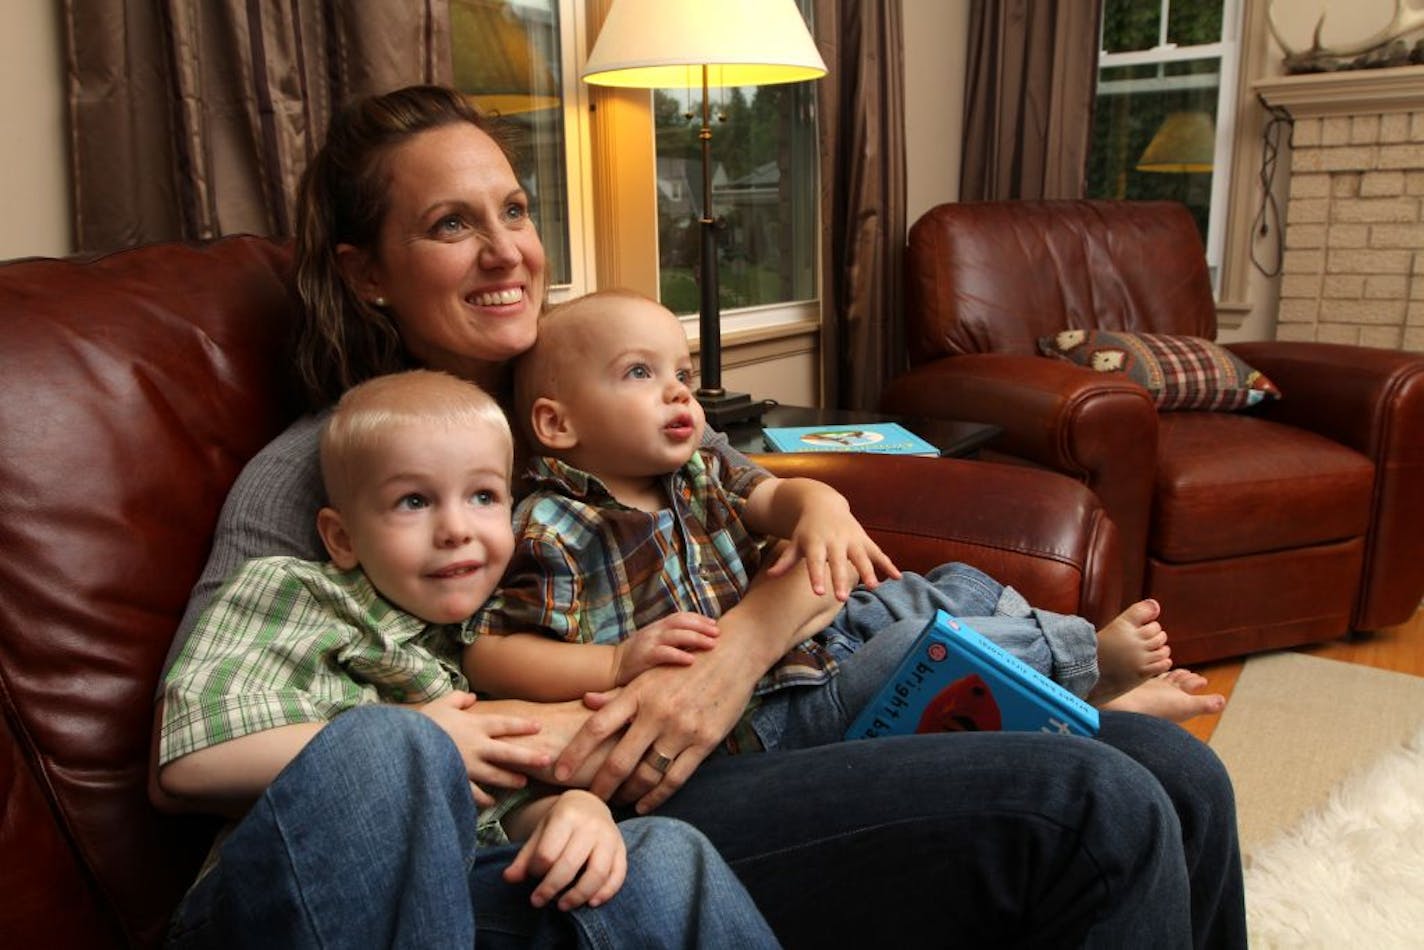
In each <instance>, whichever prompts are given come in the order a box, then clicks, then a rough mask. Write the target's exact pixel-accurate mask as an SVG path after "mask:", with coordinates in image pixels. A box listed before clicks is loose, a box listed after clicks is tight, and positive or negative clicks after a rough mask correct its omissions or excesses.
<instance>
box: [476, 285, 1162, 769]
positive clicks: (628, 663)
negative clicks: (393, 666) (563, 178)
mask: <svg viewBox="0 0 1424 950" xmlns="http://www.w3.org/2000/svg"><path fill="white" fill-rule="evenodd" d="M691 379H692V358H691V355H690V353H689V351H688V345H687V338H686V336H685V334H684V332H683V329H682V326H681V324H680V323H679V322H678V320H677V318H676V317H675V316H673V314H672V313H670V312H669V311H668V310H667V309H666V308H664V307H662V306H660V305H659V304H657V303H656V302H655V301H652V300H649V299H648V298H646V297H642V296H641V295H637V294H632V293H628V292H624V291H604V292H599V293H594V294H590V295H587V296H585V297H581V298H579V299H577V300H574V301H571V302H569V303H566V304H563V305H560V306H558V307H555V308H552V309H551V310H550V311H548V312H547V313H546V314H545V315H544V318H543V319H542V320H541V321H540V327H539V336H538V340H537V342H536V343H535V346H534V348H533V349H532V350H531V351H530V352H529V353H527V354H526V355H525V356H524V357H523V358H521V360H520V361H519V363H518V364H517V366H516V370H515V388H516V413H517V418H518V419H519V421H520V423H521V424H522V425H524V426H525V427H527V429H528V434H529V438H530V443H531V445H532V446H533V447H534V448H535V451H538V452H542V453H543V455H542V456H541V457H538V458H536V459H535V460H534V462H533V465H532V479H533V482H534V490H533V492H532V493H531V494H530V495H529V497H527V498H525V499H524V500H523V501H522V502H521V503H520V504H519V506H518V508H517V510H516V512H515V528H516V534H517V536H518V540H517V543H516V548H515V553H514V556H513V559H512V563H511V567H510V569H509V571H508V572H507V574H506V577H505V580H504V582H503V584H502V585H501V587H500V588H499V590H498V591H496V593H495V594H494V595H493V597H492V598H491V599H490V601H489V602H488V603H487V604H486V606H485V607H484V608H483V609H482V610H481V611H480V613H479V614H478V615H477V617H476V618H475V621H474V623H473V625H472V627H471V628H470V629H469V635H470V636H471V637H472V642H471V644H470V646H469V647H468V648H467V649H466V652H465V659H464V664H465V670H466V673H467V674H468V675H469V677H470V680H471V683H472V685H473V686H474V687H475V688H476V689H477V690H478V691H481V692H489V693H491V694H493V695H497V696H515V697H520V698H538V699H544V700H556V699H569V698H577V697H578V696H580V695H582V694H583V693H586V692H597V691H602V690H608V689H611V688H613V687H615V686H618V685H622V684H624V683H626V682H628V681H630V680H631V679H632V678H633V677H635V676H637V675H638V674H639V673H640V672H642V671H643V670H645V669H647V668H649V667H651V666H654V665H657V664H662V663H678V664H686V663H692V662H695V655H696V653H697V652H698V651H702V650H707V649H713V648H715V644H716V626H715V622H714V621H715V618H716V617H718V616H720V614H721V613H722V612H723V611H725V610H728V609H730V608H731V607H732V606H733V605H735V604H736V603H737V602H738V601H739V599H740V598H741V597H742V595H743V594H744V593H745V591H746V589H747V585H748V584H749V583H750V580H751V578H752V576H753V575H754V574H755V573H756V571H757V570H758V569H760V566H761V564H762V561H763V543H764V542H765V541H766V540H767V539H772V540H773V541H775V539H784V543H782V544H780V546H779V548H769V549H768V550H770V551H773V552H774V553H772V554H771V555H770V556H769V557H767V558H766V560H767V561H769V563H770V567H768V568H767V570H768V571H770V572H772V573H784V572H785V571H788V570H791V569H792V568H793V567H794V566H795V565H797V564H798V563H800V562H804V564H805V569H806V570H807V573H808V575H809V578H810V581H811V584H812V586H813V588H814V589H816V590H817V592H818V593H821V592H823V591H824V589H825V587H826V580H827V579H828V578H829V580H830V584H831V587H832V588H833V590H834V592H835V595H836V597H837V598H838V599H839V600H841V601H843V606H842V607H841V609H840V611H839V613H837V614H836V616H835V617H834V618H833V619H832V620H831V622H830V623H829V624H828V625H827V626H826V628H825V629H824V630H822V631H821V633H819V634H817V635H816V636H815V637H813V638H811V639H810V640H807V641H805V642H804V643H802V644H801V645H800V646H799V647H798V648H797V649H796V650H794V651H792V653H790V654H788V655H787V656H786V657H785V658H783V660H782V661H781V662H780V664H779V665H778V666H777V667H775V668H774V669H773V670H772V671H771V673H770V674H768V676H767V677H765V678H764V679H763V681H762V684H761V685H760V686H759V687H758V690H757V695H756V697H755V698H754V699H753V701H752V703H751V704H750V705H749V706H748V708H747V710H746V713H745V714H744V716H743V718H742V721H741V723H740V724H739V726H738V727H737V729H736V730H734V732H733V733H732V735H731V736H729V737H728V739H727V741H726V747H727V749H728V751H739V750H742V749H760V748H794V747H802V746H806V745H814V744H820V743H826V742H834V741H837V740H838V739H839V738H840V736H841V735H842V734H843V732H844V730H845V728H846V727H847V726H848V724H849V720H850V719H852V718H854V715H855V714H856V713H857V712H858V711H859V709H860V708H861V707H862V706H864V704H865V703H866V702H868V701H869V700H870V698H871V697H872V696H873V695H874V694H875V692H876V691H877V690H878V689H879V687H880V686H881V684H883V683H884V682H885V680H886V679H887V678H888V677H889V676H890V674H891V673H892V672H893V670H894V668H895V666H896V665H897V664H898V663H899V660H900V659H901V658H902V657H903V655H904V653H905V651H906V650H907V649H908V648H909V646H910V644H911V643H912V642H913V640H914V638H915V636H916V635H917V634H918V633H919V631H920V630H921V629H922V628H923V626H924V624H925V623H926V621H927V620H928V619H929V617H930V616H932V615H933V612H934V610H936V609H945V610H948V611H949V612H950V613H953V614H956V615H958V616H961V617H966V618H974V619H972V620H971V622H972V623H973V625H974V626H975V627H976V629H979V630H981V632H983V633H984V634H985V635H986V636H989V637H990V638H991V639H995V640H996V641H997V642H999V643H1000V644H1001V645H1003V646H1005V647H1006V648H1008V649H1010V650H1011V651H1012V652H1014V653H1016V654H1017V655H1019V656H1021V658H1023V659H1025V660H1026V661H1027V662H1029V663H1030V664H1031V665H1033V666H1034V667H1035V668H1038V669H1040V670H1041V671H1043V672H1045V673H1046V674H1049V675H1052V676H1053V678H1054V679H1056V680H1058V681H1059V682H1060V683H1062V684H1063V685H1065V686H1066V687H1068V688H1070V689H1072V690H1073V691H1074V692H1075V693H1077V694H1078V695H1080V696H1089V697H1090V698H1092V699H1094V700H1095V701H1100V702H1106V701H1107V700H1108V699H1111V698H1113V697H1114V696H1116V695H1118V694H1120V693H1123V692H1126V691H1127V690H1129V689H1131V688H1133V687H1135V686H1137V685H1139V684H1141V683H1142V682H1143V681H1144V680H1145V679H1147V678H1149V677H1152V676H1155V675H1156V674H1159V673H1162V672H1164V671H1165V670H1166V669H1167V667H1168V665H1169V663H1170V661H1169V660H1168V658H1167V649H1166V635H1165V634H1164V633H1163V632H1162V630H1161V627H1160V625H1158V624H1157V623H1156V605H1155V604H1154V603H1152V602H1150V601H1144V602H1141V603H1139V604H1135V605H1133V606H1132V607H1130V608H1129V609H1128V611H1125V612H1124V614H1123V615H1122V616H1120V617H1119V618H1118V619H1117V620H1114V621H1113V622H1112V623H1111V624H1109V625H1108V627H1107V628H1105V630H1104V631H1103V633H1102V634H1101V635H1099V634H1098V633H1097V632H1095V631H1094V630H1093V627H1092V625H1091V624H1089V623H1088V622H1087V621H1086V620H1083V619H1082V618H1079V617H1067V616H1064V615H1058V614H1052V613H1049V612H1047V611H1039V610H1034V609H1033V608H1031V607H1029V605H1028V604H1026V603H1025V602H1023V599H1022V598H1021V597H1019V595H1018V594H1017V593H1015V592H1014V591H1013V590H1012V589H1011V588H1004V587H1002V586H1001V585H998V584H997V583H995V582H994V581H993V580H992V579H990V578H988V577H987V576H986V575H984V574H983V573H982V572H979V571H976V570H975V569H973V568H970V567H968V566H967V565H962V564H950V565H943V566H941V567H940V568H937V569H936V570H935V571H931V572H930V573H929V574H927V575H925V576H923V577H921V576H919V575H913V574H907V575H905V576H904V577H903V578H901V577H900V576H899V572H898V570H896V568H895V566H894V565H893V563H891V561H890V559H889V558H888V557H886V555H885V554H884V553H883V552H882V551H881V550H880V548H879V547H878V546H877V545H876V544H875V543H874V541H872V540H871V539H870V538H869V536H867V535H866V533H865V531H864V529H863V528H862V527H861V526H860V524H859V523H858V522H857V521H856V520H855V519H854V517H852V515H851V513H850V508H849V505H848V504H847V503H846V500H845V499H844V498H843V497H842V496H841V495H840V494H839V493H838V492H836V491H835V490H834V489H832V488H830V486H828V485H825V484H823V483H821V482H817V481H814V480H810V479H803V478H790V479H783V478H777V477H774V476H771V475H769V474H768V473H767V472H765V471H764V470H761V469H759V468H756V467H752V466H749V465H748V464H747V463H746V461H745V460H744V459H741V457H740V456H737V455H735V454H734V453H730V452H726V451H722V450H719V449H718V448H716V447H708V446H704V445H703V444H702V433H703V428H704V426H705V419H704V417H703V413H702V410H701V407H700V406H699V405H698V403H697V400H696V399H695V398H694V397H693V395H692V389H691ZM881 576H883V577H886V578H890V579H891V581H889V582H886V583H882V582H881V580H880V578H881ZM857 581H859V582H860V584H859V586H856V583H857ZM575 646H578V649H574V647H575ZM1100 657H1101V659H1102V660H1103V663H1102V666H1101V670H1102V674H1103V675H1100V665H1099V661H1100ZM790 686H800V687H805V686H821V687H824V688H820V689H804V688H801V689H787V688H786V687H790ZM675 759H676V756H675V755H671V754H666V753H665V752H663V751H658V750H653V751H652V752H650V754H649V757H647V758H645V760H644V762H645V764H646V765H648V766H649V767H650V768H653V769H655V770H657V771H660V772H667V771H668V769H669V768H676V766H675V765H674V762H675ZM677 777H678V778H679V779H682V778H685V776H682V775H681V774H678V775H677Z"/></svg>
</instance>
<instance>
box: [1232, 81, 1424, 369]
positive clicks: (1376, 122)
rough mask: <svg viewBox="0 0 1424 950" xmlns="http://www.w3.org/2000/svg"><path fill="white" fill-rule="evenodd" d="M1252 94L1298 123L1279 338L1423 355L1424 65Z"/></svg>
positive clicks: (1267, 86) (1279, 85) (1262, 88)
mask: <svg viewBox="0 0 1424 950" xmlns="http://www.w3.org/2000/svg"><path fill="white" fill-rule="evenodd" d="M1256 90H1257V91H1258V92H1260V93H1261V94H1262V96H1263V97H1264V98H1265V99H1266V101H1267V102H1269V103H1270V104H1271V105H1273V106H1284V107H1285V108H1286V109H1288V110H1289V111H1290V113H1291V115H1292V116H1293V117H1294V119H1295V131H1294V136H1293V141H1292V146H1293V147H1292V149H1291V155H1290V181H1289V198H1288V200H1287V201H1286V207H1285V213H1284V220H1285V254H1284V256H1283V259H1282V273H1281V285H1280V311H1279V314H1278V321H1277V324H1276V338H1277V339H1281V340H1319V341H1322V342H1329V343H1358V344H1362V345H1365V346H1378V347H1385V348H1389V349H1404V350H1413V351H1420V352H1424V66H1405V67H1395V68H1389V69H1374V70H1353V71H1349V72H1337V73H1320V74H1313V75H1299V76H1284V77H1280V78H1276V79H1268V80H1263V81H1261V82H1259V83H1257V84H1256Z"/></svg>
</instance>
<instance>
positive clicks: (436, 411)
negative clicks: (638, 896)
mask: <svg viewBox="0 0 1424 950" xmlns="http://www.w3.org/2000/svg"><path fill="white" fill-rule="evenodd" d="M512 463H513V442H512V438H511V434H510V430H509V424H508V422H507V421H506V419H505V416H504V413H503V412H502V411H501V409H500V408H499V406H498V405H497V404H496V403H495V402H494V400H493V399H491V398H490V396H489V395H488V394H486V393H485V392H484V391H483V390H481V389H480V388H479V387H478V386H476V385H474V384H473V383H469V382H466V381H463V380H460V379H457V378H455V377H453V376H449V375H446V374H443V373H437V372H432V371H427V370H415V371H411V372H407V373H400V374H396V375H391V376H384V377H379V378H376V379H373V380H370V381H369V382H366V383H363V384H362V385H360V386H357V387H355V388H353V389H352V390H350V391H349V392H348V393H347V394H346V395H345V396H344V397H343V398H342V400H341V401H340V403H339V405H338V406H337V407H336V409H335V410H334V412H333V414H332V416H331V418H330V419H329V421H328V422H327V424H326V427H325V429H324V431H323V435H322V442H321V464H322V475H323V479H324V482H325V485H326V490H327V494H328V499H329V504H328V505H327V506H326V507H324V508H322V509H321V511H320V513H319V515H318V518H317V528H318V531H319V533H320V535H321V538H322V541H323V542H324V543H325V545H326V548H327V551H328V553H329V554H330V558H331V560H330V561H329V562H326V563H315V562H310V561H303V560H301V559H298V558H289V557H280V558H260V559H255V560H253V561H251V562H249V563H248V564H246V565H245V566H244V567H243V569H242V570H241V571H240V572H239V573H238V575H237V576H236V577H234V578H233V579H232V580H231V581H230V582H229V583H228V584H227V585H226V586H225V587H224V589H223V590H222V592H221V593H220V594H219V595H218V596H217V597H216V598H215V599H214V601H213V603H212V604H211V605H210V606H209V607H208V609H207V610H206V611H205V612H204V615H203V617H202V619H201V620H200V621H199V623H198V626H197V628H196V630H195V632H194V634H193V636H192V638H191V639H190V640H189V642H188V644H187V645H186V646H185V649H184V651H183V653H182V654H181V655H180V657H179V659H178V661H177V662H176V663H175V665H174V667H173V669H172V671H171V672H170V674H169V677H168V682H167V686H166V691H165V699H166V702H165V705H164V708H165V721H164V724H163V729H162V739H161V750H160V759H161V762H162V763H164V764H167V763H169V762H171V761H172V760H175V759H178V758H181V757H182V756H185V755H187V754H189V753H191V752H194V751H198V750H201V749H202V748H205V747H206V746H208V745H212V744H215V743H218V742H223V741H229V740H232V739H238V738H241V737H243V736H248V735H250V734H253V733H257V732H262V731H265V730H267V729H271V728H274V727H277V726H282V725H294V724H307V723H309V724H313V725H317V724H321V723H324V722H326V721H328V720H330V719H332V718H334V717H335V716H336V715H338V714H340V713H342V712H344V711H346V710H348V709H352V708H354V707H357V706H360V705H364V704H370V703H395V704H401V705H406V706H409V707H412V708H415V709H417V710H419V711H420V712H422V713H424V714H425V715H427V716H429V717H431V718H432V719H434V720H436V722H437V723H439V724H440V725H441V727H442V728H443V729H445V731H446V732H447V733H449V734H450V735H451V736H452V738H455V739H456V740H457V744H458V745H459V746H460V748H461V749H463V750H466V751H465V757H466V765H467V767H468V769H469V773H470V775H471V779H472V781H471V789H472V793H473V794H474V796H475V798H476V800H477V802H479V804H480V805H481V806H483V807H482V810H481V814H480V830H481V840H482V841H483V842H484V843H486V844H494V843H500V842H501V841H502V840H503V839H504V835H505V833H506V832H507V834H508V837H509V838H511V839H515V840H526V844H525V846H524V847H523V848H522V849H521V850H520V851H519V853H518V854H517V855H516V857H515V859H514V861H513V862H512V864H511V865H510V868H509V869H508V870H507V871H506V875H505V876H506V878H507V879H508V880H510V881H518V880H523V879H524V878H525V877H526V876H527V877H530V878H535V877H540V876H543V878H544V880H543V881H541V883H540V885H539V887H538V888H536V889H535V891H534V894H533V899H534V900H535V902H536V903H538V904H540V905H541V906H542V904H544V903H547V902H552V901H558V903H559V906H560V908H561V909H565V910H568V909H572V908H574V907H578V906H582V905H583V904H585V903H587V904H588V905H590V906H598V905H599V904H601V903H604V902H606V901H607V900H609V899H610V898H611V897H612V896H613V895H614V894H615V893H616V892H617V891H618V889H619V887H620V886H621V884H622V881H623V876H624V873H625V871H626V861H627V854H626V851H625V846H624V841H623V838H622V837H621V835H620V832H619V830H618V827H617V826H616V825H615V823H614V821H613V819H612V816H611V814H610V812H609V809H608V806H607V805H606V804H605V803H604V802H602V801H600V800H599V799H598V798H596V797H594V796H593V795H591V794H590V793H588V792H586V791H582V790H566V791H561V792H557V793H551V794H547V795H545V796H543V797H536V798H534V799H533V800H532V801H530V800H529V798H528V796H527V795H526V794H525V793H521V792H516V793H512V794H505V795H503V796H502V797H501V800H500V801H499V802H498V803H497V802H496V799H495V798H494V797H493V796H491V795H490V794H489V793H488V792H486V791H485V790H484V789H483V788H481V787H480V785H479V784H476V782H479V783H481V784H484V783H488V784H490V785H494V786H502V787H504V788H517V787H519V786H523V785H524V784H525V782H526V778H525V776H524V775H523V774H521V773H522V772H523V771H527V770H533V769H540V768H543V767H545V766H547V765H548V764H549V756H548V755H546V754H544V753H535V752H534V751H532V750H530V749H527V748H523V747H521V746H519V745H516V744H514V743H512V742H510V741H508V739H509V738H511V737H516V736H519V735H526V734H529V733H532V732H534V731H536V730H537V729H538V725H537V723H535V722H533V721H532V720H528V719H524V718H521V717H516V716H496V715H492V714H486V715H483V716H471V715H468V714H467V711H468V710H470V707H471V706H472V705H474V703H475V697H474V696H473V695H472V694H471V693H470V692H469V689H468V683H467V682H466V679H465V677H464V674H463V673H462V672H461V670H460V665H459V630H460V628H461V627H462V626H463V625H464V624H465V623H466V622H467V621H468V620H469V618H470V616H471V615H472V614H473V613H474V612H475V611H476V610H477V609H478V608H479V607H480V605H481V604H483V603H484V601H485V600H486V599H487V598H488V596H489V595H490V593H491V592H492V591H493V590H494V588H495V586H496V584H497V583H498V581H499V578H500V575H501V574H502V573H503V571H504V568H505V566H506V564H507V563H508V561H509V556H510V551H511V549H512V548H513V536H512V534H511V530H510V515H511V508H512V502H511V496H510V472H511V467H512ZM244 681H245V682H247V683H250V684H252V685H251V687H250V688H243V689H239V688H236V687H235V686H234V684H235V683H241V682H244ZM253 695H261V696H262V697H263V701H262V703H261V704H258V705H255V704H254V702H253V701H252V696H253ZM238 697H240V698H238Z"/></svg>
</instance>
